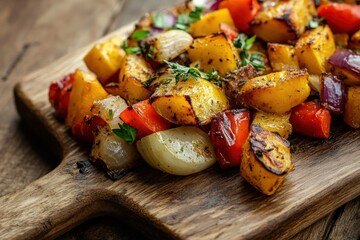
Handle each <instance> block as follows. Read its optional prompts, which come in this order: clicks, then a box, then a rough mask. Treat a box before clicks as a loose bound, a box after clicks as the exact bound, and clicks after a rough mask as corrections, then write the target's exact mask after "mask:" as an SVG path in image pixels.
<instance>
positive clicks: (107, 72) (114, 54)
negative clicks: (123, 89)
mask: <svg viewBox="0 0 360 240" xmlns="http://www.w3.org/2000/svg"><path fill="white" fill-rule="evenodd" d="M121 42H122V41H121V39H120V38H119V37H117V36H116V37H113V38H111V39H110V40H109V41H107V42H103V43H98V44H96V45H95V46H94V47H93V48H92V49H91V50H90V51H89V52H88V53H87V54H86V56H85V57H84V62H85V64H86V66H87V67H88V69H89V70H90V71H92V72H93V73H95V75H96V76H97V78H98V79H99V81H100V82H101V83H102V84H106V83H108V82H109V81H111V80H112V79H113V77H114V76H117V74H118V72H119V70H120V66H121V63H122V60H123V58H124V56H125V51H124V50H123V49H121V48H120V46H121Z"/></svg>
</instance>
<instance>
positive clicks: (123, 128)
mask: <svg viewBox="0 0 360 240" xmlns="http://www.w3.org/2000/svg"><path fill="white" fill-rule="evenodd" d="M112 132H113V133H115V134H116V136H118V137H119V138H122V139H124V140H125V141H126V142H127V143H129V144H133V143H134V142H135V138H136V134H137V129H136V128H133V127H131V126H130V125H127V124H126V123H123V124H120V123H119V128H114V129H112Z"/></svg>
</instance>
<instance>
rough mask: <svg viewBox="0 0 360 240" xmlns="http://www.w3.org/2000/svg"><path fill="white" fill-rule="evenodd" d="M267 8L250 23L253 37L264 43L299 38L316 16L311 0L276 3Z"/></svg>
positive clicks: (291, 0) (290, 0)
mask: <svg viewBox="0 0 360 240" xmlns="http://www.w3.org/2000/svg"><path fill="white" fill-rule="evenodd" d="M267 6H268V7H263V9H262V10H261V11H260V12H259V13H258V14H257V16H256V18H255V19H254V20H253V21H252V22H251V28H252V30H253V31H254V33H255V35H256V36H258V37H259V38H261V39H263V40H265V41H266V42H275V43H283V42H287V41H289V40H294V39H296V38H298V37H300V35H301V34H302V33H303V32H304V31H305V27H306V25H307V24H308V22H309V21H310V19H311V18H312V16H313V15H315V14H316V10H315V6H314V2H313V1H312V0H289V1H277V2H276V4H267Z"/></svg>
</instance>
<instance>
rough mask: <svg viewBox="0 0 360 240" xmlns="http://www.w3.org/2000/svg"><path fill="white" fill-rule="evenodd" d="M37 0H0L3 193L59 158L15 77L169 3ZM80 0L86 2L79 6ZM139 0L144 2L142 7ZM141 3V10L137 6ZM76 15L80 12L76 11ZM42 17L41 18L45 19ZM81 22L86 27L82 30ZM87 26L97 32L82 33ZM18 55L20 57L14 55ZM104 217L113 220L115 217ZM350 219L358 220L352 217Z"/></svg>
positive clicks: (321, 227)
mask: <svg viewBox="0 0 360 240" xmlns="http://www.w3.org/2000/svg"><path fill="white" fill-rule="evenodd" d="M33 2H34V4H27V3H25V4H24V3H23V2H22V1H12V0H5V1H1V2H0V22H2V23H5V24H2V27H1V29H0V39H1V42H2V43H5V44H2V45H1V46H0V48H1V52H2V56H4V57H3V58H0V61H1V64H0V71H1V76H2V77H4V76H5V75H6V76H7V78H6V81H4V80H3V81H1V82H0V92H1V100H2V101H1V102H0V106H1V108H0V111H1V113H2V114H0V120H1V121H0V143H1V144H0V153H2V156H4V157H3V158H2V159H0V161H1V162H0V163H2V164H0V179H1V181H0V195H4V194H6V193H9V192H13V191H14V190H17V189H21V188H23V187H24V186H26V185H27V184H28V183H30V182H31V181H33V180H34V179H36V178H37V177H39V176H41V175H43V174H45V173H46V172H47V171H49V170H50V169H51V168H52V166H53V164H48V163H47V161H49V160H51V159H55V161H53V160H51V162H55V163H56V162H57V161H56V159H57V158H56V157H54V156H52V155H51V154H50V153H49V152H48V151H45V149H44V145H43V144H42V143H41V142H39V139H36V138H35V137H34V134H33V131H31V130H29V128H28V127H26V126H25V125H24V124H23V123H21V122H20V121H19V118H18V117H17V115H16V113H15V111H14V108H13V101H12V96H11V92H12V91H11V90H12V88H13V86H14V85H15V84H16V82H17V81H18V80H19V79H21V78H22V75H23V74H25V73H27V72H30V71H32V70H33V69H35V68H38V67H41V66H45V65H46V64H48V62H51V61H52V60H53V59H55V58H57V57H59V56H61V55H63V54H64V53H65V52H67V51H70V50H71V49H76V48H78V47H79V46H82V45H83V44H86V43H89V42H90V41H91V40H93V39H95V38H97V37H99V36H100V35H102V34H103V33H107V32H109V31H111V30H112V29H115V28H117V27H118V26H121V25H122V24H123V23H124V21H125V22H127V21H129V20H130V18H131V19H135V18H136V17H137V16H139V15H140V14H142V12H141V11H143V10H144V9H146V7H148V8H149V9H156V8H159V5H164V4H166V3H165V2H166V1H162V2H161V4H154V1H146V2H142V1H140V2H141V4H139V1H127V2H126V3H125V5H124V6H125V9H126V8H129V7H130V9H132V11H128V10H126V11H124V10H122V9H123V8H122V5H120V4H121V1H118V2H115V1H112V2H111V4H110V1H102V2H101V1H86V2H85V1H77V2H74V1H62V2H61V3H59V2H58V1H40V0H36V1H33ZM79 2H80V3H79ZM156 3H157V2H156ZM82 4H87V5H88V6H86V7H85V8H82V9H80V11H79V7H81V6H82ZM20 6H21V7H20ZM139 6H141V9H140V8H139ZM94 7H95V8H99V9H103V10H100V11H98V12H94V11H92V10H91V9H92V8H94ZM48 8H50V9H56V10H57V11H59V12H60V13H58V14H55V15H54V14H53V13H54V11H51V12H52V14H45V12H46V10H47V9H48ZM137 8H138V10H139V11H136V9H137ZM106 9H107V10H106ZM140 10H141V11H140ZM74 15H77V16H75V17H74ZM44 16H45V17H44ZM64 17H66V18H67V19H68V18H69V17H73V19H71V22H72V24H71V25H69V24H67V23H63V24H62V25H59V22H61V20H62V19H61V18H64ZM39 19H42V21H40V20H39ZM128 19H129V20H128ZM92 21H93V22H94V23H95V24H93V25H96V26H97V28H96V29H95V28H92V29H89V28H87V24H90V25H91V24H92ZM62 22H64V21H62ZM79 28H81V29H82V31H78V29H79ZM13 29H16V31H13ZM29 29H31V31H30V30H29ZM57 29H62V32H63V33H64V34H58V33H56V30H57ZM84 30H85V31H95V32H97V33H95V34H94V33H93V34H87V33H85V34H83V33H84ZM64 31H65V32H64ZM52 32H53V33H52ZM49 36H50V37H49ZM51 36H55V37H51ZM6 43H9V44H10V45H11V46H12V47H11V48H9V47H8V44H6ZM39 56H41V57H39ZM16 59H17V61H15V60H16ZM10 65H14V67H13V70H12V71H11V72H10V74H5V73H7V72H8V69H10V68H9V66H10ZM34 140H35V141H34ZM356 201H359V199H357V200H354V201H353V202H356ZM350 204H351V203H350ZM343 209H346V208H341V209H339V210H338V211H339V214H337V215H339V216H341V217H340V218H337V216H335V217H332V218H331V219H333V218H335V220H336V219H337V220H336V221H332V220H331V221H323V220H322V221H320V222H319V223H323V224H315V225H312V226H311V227H310V228H309V229H308V230H306V231H303V232H302V233H299V234H298V235H297V236H296V237H295V239H300V238H301V236H310V238H302V239H319V238H318V236H321V235H318V234H316V233H317V232H326V231H325V229H332V226H331V224H332V222H336V225H337V226H338V227H337V228H339V227H340V228H341V226H343V227H345V228H346V227H347V226H348V225H352V224H348V222H347V221H345V220H346V219H347V218H345V217H344V216H351V215H352V216H354V214H355V216H356V213H359V208H358V207H357V208H356V207H355V208H351V209H352V210H351V211H343ZM352 213H353V214H352ZM106 219H111V220H112V221H114V220H115V219H114V218H106ZM116 219H118V218H116ZM351 219H352V220H354V218H351ZM120 220H123V221H126V218H125V220H124V218H120ZM355 220H356V218H355ZM109 221H110V220H108V222H109ZM77 224H78V223H77ZM92 224H94V225H91V226H92V227H89V228H88V229H87V228H86V226H87V225H86V223H85V224H84V225H82V226H85V227H82V228H81V231H80V232H81V233H82V232H83V231H85V232H87V233H88V235H87V236H88V237H89V238H87V239H96V236H94V238H91V236H92V232H93V231H92V230H91V229H96V231H97V232H99V231H101V230H100V229H101V227H103V226H104V224H100V225H99V226H100V227H97V225H96V224H97V223H96V220H95V223H94V221H92ZM329 224H330V225H329ZM119 225H120V224H114V227H113V229H112V230H113V232H112V233H111V231H108V232H107V234H108V235H103V236H105V237H104V238H116V239H119V238H121V237H122V236H124V235H120V236H119V235H117V234H119V231H118V230H117V229H118V228H119ZM106 226H108V225H106ZM356 226H358V223H357V222H356V221H355V222H354V224H353V226H352V228H351V227H349V228H347V230H346V231H343V232H344V233H343V234H342V235H341V236H343V238H344V239H357V238H358V236H357V235H358V232H357V231H356V230H357V228H356ZM72 233H73V235H71V233H69V234H67V235H66V236H64V237H63V239H73V237H74V236H77V235H79V231H78V230H76V229H75V230H73V231H72ZM308 233H310V234H308ZM346 233H347V234H348V235H346ZM130 235H131V234H130ZM325 235H326V234H325ZM98 236H99V235H98ZM334 236H339V235H334ZM299 237H300V238H299ZM124 238H126V237H124ZM98 239H99V238H98ZM332 239H334V238H332Z"/></svg>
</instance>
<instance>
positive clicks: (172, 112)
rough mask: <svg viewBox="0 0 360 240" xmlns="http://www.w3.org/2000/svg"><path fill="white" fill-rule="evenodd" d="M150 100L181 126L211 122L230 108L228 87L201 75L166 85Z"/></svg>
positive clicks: (163, 113)
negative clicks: (213, 82)
mask: <svg viewBox="0 0 360 240" xmlns="http://www.w3.org/2000/svg"><path fill="white" fill-rule="evenodd" d="M150 102H151V105H152V106H153V107H154V108H155V110H156V112H157V113H158V114H160V115H161V116H162V117H164V118H165V119H167V120H168V121H170V122H172V123H175V124H178V125H204V124H208V123H210V121H211V119H212V118H213V117H214V116H215V115H216V114H217V113H219V112H222V111H224V110H226V109H228V108H229V102H228V99H227V97H226V95H225V92H224V90H223V89H222V88H220V87H218V86H216V85H214V84H212V83H210V82H209V81H207V80H204V79H201V78H199V79H197V80H196V81H195V80H194V79H192V78H189V79H188V80H186V81H180V82H178V83H177V84H176V83H175V80H173V81H172V82H170V83H165V84H162V85H160V86H159V87H158V88H157V89H156V90H155V92H154V94H153V95H152V96H151V97H150Z"/></svg>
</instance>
